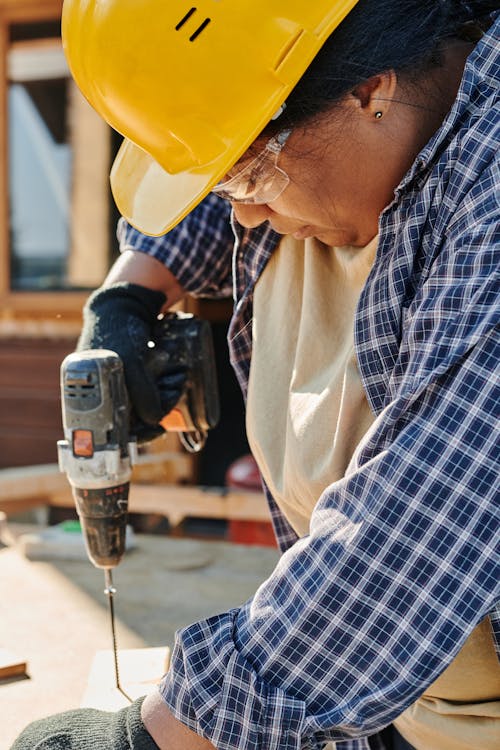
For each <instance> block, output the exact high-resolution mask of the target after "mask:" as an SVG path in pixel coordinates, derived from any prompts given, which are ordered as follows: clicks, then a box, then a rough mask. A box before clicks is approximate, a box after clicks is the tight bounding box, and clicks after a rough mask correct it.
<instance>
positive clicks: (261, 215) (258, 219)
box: [231, 203, 272, 229]
mask: <svg viewBox="0 0 500 750" xmlns="http://www.w3.org/2000/svg"><path fill="white" fill-rule="evenodd" d="M231 205H232V207H233V209H234V215H235V216H236V219H237V221H238V222H239V223H240V224H241V225H242V226H244V227H247V229H253V227H258V226H259V224H263V223H264V222H265V221H267V220H268V219H269V217H270V216H271V214H272V211H271V209H270V208H269V206H268V205H267V204H266V203H232V204H231Z"/></svg>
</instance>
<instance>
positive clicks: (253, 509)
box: [0, 464, 270, 526]
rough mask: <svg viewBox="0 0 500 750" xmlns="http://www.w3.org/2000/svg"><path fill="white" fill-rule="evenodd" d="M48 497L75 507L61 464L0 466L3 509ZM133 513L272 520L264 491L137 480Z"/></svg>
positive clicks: (53, 502)
mask: <svg viewBox="0 0 500 750" xmlns="http://www.w3.org/2000/svg"><path fill="white" fill-rule="evenodd" d="M36 496H39V497H41V498H48V500H49V502H50V504H51V505H53V506H55V507H63V508H68V507H70V508H71V507H73V504H74V503H73V498H72V496H71V492H70V490H69V487H68V481H67V479H66V476H65V475H64V474H61V473H59V470H58V467H57V464H49V465H46V466H29V467H22V468H18V469H1V470H0V510H8V507H9V504H11V506H12V505H13V503H14V501H16V500H22V499H24V498H30V497H36ZM129 511H130V512H131V513H157V514H160V515H163V516H165V517H167V518H168V519H169V521H170V523H171V524H172V525H173V526H175V525H177V524H178V523H180V522H181V521H182V520H183V519H184V518H187V517H194V518H222V519H234V520H240V521H269V520H270V515H269V508H268V505H267V501H266V499H265V496H264V494H263V493H261V492H245V491H242V490H241V491H240V490H227V489H226V488H224V487H221V488H213V487H188V486H181V485H176V484H137V483H134V482H133V483H132V485H131V488H130V498H129Z"/></svg>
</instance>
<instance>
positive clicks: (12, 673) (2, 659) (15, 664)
mask: <svg viewBox="0 0 500 750" xmlns="http://www.w3.org/2000/svg"><path fill="white" fill-rule="evenodd" d="M26 666H27V664H26V661H24V660H23V659H19V658H18V657H17V656H16V655H15V654H13V653H12V652H11V651H8V650H7V649H6V648H0V680H5V679H7V678H9V677H18V676H19V675H23V674H26Z"/></svg>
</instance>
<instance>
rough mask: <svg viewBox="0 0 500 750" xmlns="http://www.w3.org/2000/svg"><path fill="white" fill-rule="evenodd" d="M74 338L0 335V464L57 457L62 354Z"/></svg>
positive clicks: (59, 436) (72, 347)
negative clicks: (2, 336)
mask: <svg viewBox="0 0 500 750" xmlns="http://www.w3.org/2000/svg"><path fill="white" fill-rule="evenodd" d="M74 345H75V339H74V338H71V339H69V338H68V339H63V338H62V339H54V338H52V339H50V338H45V339H44V338H43V337H37V338H17V339H16V338H1V339H0V468H6V467H9V466H26V465H30V464H43V463H56V462H57V449H56V442H57V440H59V439H60V438H62V436H63V435H62V425H61V406H60V398H59V367H60V363H61V360H62V359H63V358H64V357H65V356H66V354H68V352H70V351H73V349H74Z"/></svg>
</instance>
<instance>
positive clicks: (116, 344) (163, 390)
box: [77, 282, 186, 443]
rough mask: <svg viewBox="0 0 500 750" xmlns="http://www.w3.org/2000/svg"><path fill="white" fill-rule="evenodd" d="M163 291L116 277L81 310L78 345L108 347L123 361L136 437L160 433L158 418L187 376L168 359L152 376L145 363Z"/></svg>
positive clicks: (143, 439)
mask: <svg viewBox="0 0 500 750" xmlns="http://www.w3.org/2000/svg"><path fill="white" fill-rule="evenodd" d="M165 300H166V297H165V295H164V294H163V292H158V291H155V290H153V289H148V288H147V287H144V286H140V285H139V284H132V283H129V282H117V283H115V284H112V285H111V286H109V287H105V288H103V289H97V290H96V291H95V292H94V293H93V294H92V295H91V296H90V297H89V299H88V300H87V302H86V304H85V307H84V310H83V329H82V333H81V335H80V339H79V341H78V344H77V350H78V351H82V350H83V349H111V351H114V352H116V353H117V354H118V355H119V357H120V358H121V360H122V362H123V368H124V373H125V382H126V385H127V391H128V394H129V398H130V401H131V403H132V409H133V411H132V419H131V423H132V425H131V426H132V431H133V432H134V434H135V435H136V437H137V440H138V442H139V443H144V442H147V441H148V440H152V439H153V438H155V437H157V436H158V435H161V434H162V433H163V432H164V429H163V427H161V426H160V425H159V424H158V423H159V421H160V420H161V419H162V417H164V416H165V414H168V412H169V411H170V410H171V409H172V408H173V407H174V406H175V404H176V403H177V402H178V400H179V398H180V396H181V393H182V390H183V388H184V385H185V381H186V371H185V368H183V367H181V366H179V365H169V366H168V369H166V370H165V371H164V372H162V374H161V375H160V376H159V377H157V378H153V376H152V375H151V374H150V373H149V371H148V369H147V367H146V365H145V355H146V353H147V352H148V341H150V340H151V338H152V334H153V328H154V325H155V323H156V320H157V317H158V314H159V312H160V310H161V308H162V306H163V305H164V304H165Z"/></svg>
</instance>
